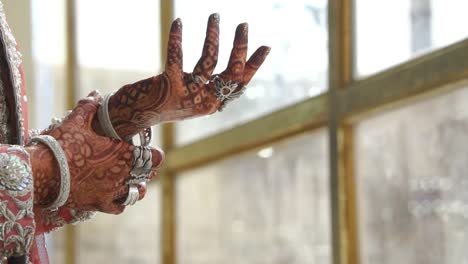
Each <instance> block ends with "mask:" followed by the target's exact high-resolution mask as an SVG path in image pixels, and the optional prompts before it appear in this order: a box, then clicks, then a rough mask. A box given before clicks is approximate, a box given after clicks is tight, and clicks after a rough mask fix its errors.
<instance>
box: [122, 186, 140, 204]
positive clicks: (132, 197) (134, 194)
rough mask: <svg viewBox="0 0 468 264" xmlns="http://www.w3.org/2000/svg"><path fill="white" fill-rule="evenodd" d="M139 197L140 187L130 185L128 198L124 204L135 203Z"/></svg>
mask: <svg viewBox="0 0 468 264" xmlns="http://www.w3.org/2000/svg"><path fill="white" fill-rule="evenodd" d="M139 197H140V193H139V192H138V187H137V186H135V185H130V187H129V189H128V196H127V199H125V201H124V202H123V203H122V205H125V206H128V205H134V204H135V203H136V202H137V201H138V198H139Z"/></svg>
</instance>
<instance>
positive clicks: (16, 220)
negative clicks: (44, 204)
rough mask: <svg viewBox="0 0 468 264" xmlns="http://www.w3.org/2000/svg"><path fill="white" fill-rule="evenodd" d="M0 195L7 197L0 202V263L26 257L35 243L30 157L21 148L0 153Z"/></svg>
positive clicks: (13, 147) (14, 147)
mask: <svg viewBox="0 0 468 264" xmlns="http://www.w3.org/2000/svg"><path fill="white" fill-rule="evenodd" d="M18 155H22V156H24V157H27V159H28V160H27V161H23V160H22V159H20V158H19V156H18ZM0 191H3V192H5V193H4V194H3V195H5V194H6V197H5V196H3V199H0V220H1V223H2V224H1V228H0V244H2V246H1V247H0V260H1V259H4V258H6V257H8V256H19V255H24V254H26V253H27V252H29V249H30V248H31V245H32V242H33V240H34V232H35V229H36V226H35V222H34V211H33V195H32V193H33V179H32V171H31V166H30V163H29V155H28V153H27V152H26V151H25V150H24V149H23V148H21V147H16V146H12V147H9V148H8V149H7V151H6V152H3V153H0ZM8 197H10V198H8ZM25 198H26V199H25ZM25 220H28V221H25Z"/></svg>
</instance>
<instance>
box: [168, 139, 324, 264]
mask: <svg viewBox="0 0 468 264" xmlns="http://www.w3.org/2000/svg"><path fill="white" fill-rule="evenodd" d="M326 135H327V134H326V131H319V132H315V133H310V134H306V135H302V136H299V137H297V138H294V139H290V140H288V141H285V142H282V143H279V144H276V145H274V146H272V147H271V148H265V149H262V150H260V151H258V152H251V153H247V154H242V155H240V156H237V157H233V158H230V159H227V160H223V161H220V162H218V163H216V164H214V165H210V166H206V167H203V168H200V169H197V170H194V171H191V172H188V173H185V174H183V175H180V176H179V177H177V185H176V188H177V193H176V195H177V216H176V222H177V249H178V250H177V254H178V256H177V258H178V261H179V263H184V264H209V263H213V264H214V263H227V264H229V263H233V264H234V263H246V264H248V263H255V264H260V263H265V264H275V263H276V264H280V263H290V264H294V263H323V264H326V263H331V261H330V258H331V257H330V254H331V249H330V234H329V230H330V217H329V216H330V211H329V207H330V203H329V188H328V170H327V168H328V165H327V164H328V162H327V161H328V154H327V153H328V150H327V136H326Z"/></svg>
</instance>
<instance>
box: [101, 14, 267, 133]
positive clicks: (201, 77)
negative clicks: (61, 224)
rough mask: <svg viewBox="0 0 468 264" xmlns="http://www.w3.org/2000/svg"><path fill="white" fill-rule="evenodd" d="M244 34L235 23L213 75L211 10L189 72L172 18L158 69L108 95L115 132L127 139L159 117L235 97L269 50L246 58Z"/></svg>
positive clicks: (212, 107)
mask: <svg viewBox="0 0 468 264" xmlns="http://www.w3.org/2000/svg"><path fill="white" fill-rule="evenodd" d="M247 39H248V26H247V23H243V24H240V25H239V26H238V27H237V29H236V34H235V38H234V44H233V48H232V52H231V56H230V59H229V63H228V65H227V68H226V69H225V70H224V71H223V72H221V73H220V74H216V75H213V71H214V69H215V67H216V64H217V61H218V46H219V15H218V14H213V15H211V16H210V17H209V19H208V28H207V32H206V39H205V43H204V47H203V51H202V55H201V58H200V59H199V61H198V63H197V65H196V66H195V68H194V69H193V72H191V73H187V72H183V67H182V65H183V63H182V61H183V60H182V22H181V20H180V19H176V20H175V21H174V22H173V23H172V26H171V31H170V35H169V43H168V50H167V60H166V66H165V70H164V72H163V73H162V74H160V75H157V76H154V77H151V78H148V79H145V80H142V81H139V82H136V83H134V84H130V85H126V86H124V87H122V88H121V89H119V90H118V91H117V92H116V93H115V94H114V95H113V96H112V97H111V98H110V101H109V115H110V119H111V120H112V124H113V126H114V128H115V130H116V132H117V133H118V134H119V136H120V137H121V138H127V139H128V138H129V137H131V136H132V135H135V134H137V133H138V132H140V131H141V130H143V129H144V128H146V127H149V126H152V125H155V124H158V123H161V122H170V121H177V120H182V119H186V118H193V117H198V116H204V115H208V114H212V113H214V112H216V111H218V110H222V108H224V106H225V105H226V103H228V102H229V101H230V100H231V99H233V98H235V97H238V96H240V94H241V93H242V92H243V90H244V88H245V86H246V85H247V84H248V83H249V82H250V80H251V79H252V77H253V76H254V74H255V73H256V71H257V70H258V69H259V67H260V66H261V65H262V63H263V61H264V60H265V58H266V57H267V55H268V53H269V51H270V48H269V47H266V46H262V47H260V48H258V49H257V50H256V51H255V52H254V53H253V55H252V56H251V57H250V58H249V59H248V60H247V42H248V41H247ZM220 87H223V88H221V89H220ZM93 127H94V128H95V130H96V131H98V133H99V134H103V132H102V130H101V128H100V126H99V122H97V121H95V122H94V124H93Z"/></svg>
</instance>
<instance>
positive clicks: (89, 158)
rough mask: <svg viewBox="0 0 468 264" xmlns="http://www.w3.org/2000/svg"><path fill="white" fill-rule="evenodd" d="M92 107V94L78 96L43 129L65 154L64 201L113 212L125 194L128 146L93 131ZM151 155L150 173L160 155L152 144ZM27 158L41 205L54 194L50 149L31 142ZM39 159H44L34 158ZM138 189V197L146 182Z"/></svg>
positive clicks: (130, 157) (56, 182)
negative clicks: (71, 107)
mask: <svg viewBox="0 0 468 264" xmlns="http://www.w3.org/2000/svg"><path fill="white" fill-rule="evenodd" d="M98 106H99V99H98V97H88V98H87V99H84V100H81V101H80V102H78V105H77V106H76V107H75V109H74V110H73V112H72V113H71V114H70V115H69V116H68V117H67V118H66V119H65V120H64V121H63V123H62V124H61V125H59V126H58V127H57V128H54V129H52V130H51V131H47V132H46V133H47V134H49V135H51V136H53V137H54V138H56V139H57V141H58V142H59V143H60V145H61V147H62V148H63V150H64V151H65V155H66V156H67V161H68V165H69V168H70V175H71V190H70V196H69V199H68V201H67V203H66V204H65V206H66V207H69V208H75V209H80V210H88V211H96V210H97V211H101V212H106V213H113V214H119V213H121V212H122V211H123V210H124V206H123V205H122V202H123V200H125V198H126V196H127V194H128V185H127V184H126V183H125V181H126V180H127V179H128V178H129V172H130V170H131V168H132V162H133V149H134V146H132V145H130V144H128V143H126V142H123V141H120V140H115V139H111V138H107V137H102V136H99V135H97V134H96V133H95V132H94V131H93V130H92V129H91V122H92V120H93V118H94V116H95V113H96V111H97V108H98ZM152 154H153V168H154V170H153V173H152V177H154V176H155V175H156V170H155V169H156V168H157V167H158V166H159V165H160V164H161V162H162V160H163V158H164V155H163V153H162V152H161V151H159V150H157V149H152ZM31 160H32V162H33V175H34V178H35V197H37V199H35V200H36V201H37V203H38V204H42V205H46V204H48V203H50V202H51V201H53V199H54V195H55V196H56V194H57V193H58V188H59V181H60V178H59V177H58V172H57V169H56V168H57V164H56V162H55V160H54V158H53V156H52V154H51V153H50V150H49V149H48V148H46V147H41V145H37V146H35V148H34V149H33V151H32V156H31ZM42 160H44V161H46V162H45V163H44V164H42V162H38V161H42ZM49 166H50V167H49ZM51 183H52V184H51ZM139 191H140V199H141V198H143V197H144V195H145V193H146V185H145V184H142V185H140V186H139Z"/></svg>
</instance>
